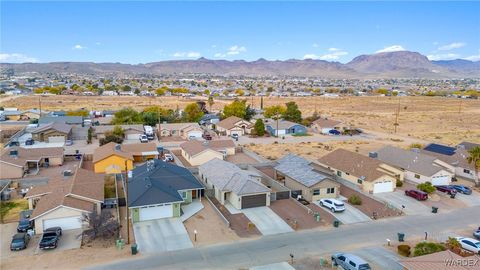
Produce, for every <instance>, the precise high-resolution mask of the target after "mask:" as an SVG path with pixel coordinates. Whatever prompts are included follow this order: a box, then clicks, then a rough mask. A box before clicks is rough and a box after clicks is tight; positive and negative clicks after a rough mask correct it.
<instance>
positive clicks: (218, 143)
mask: <svg viewBox="0 0 480 270" xmlns="http://www.w3.org/2000/svg"><path fill="white" fill-rule="evenodd" d="M231 147H235V143H234V142H233V140H211V141H203V142H202V141H198V140H191V141H187V142H184V143H182V144H181V145H180V148H182V149H183V150H184V151H185V152H187V153H188V154H189V155H191V156H195V155H197V154H199V153H201V152H203V151H205V150H207V149H212V150H215V151H221V150H224V149H225V148H231Z"/></svg>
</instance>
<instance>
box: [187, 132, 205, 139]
mask: <svg viewBox="0 0 480 270" xmlns="http://www.w3.org/2000/svg"><path fill="white" fill-rule="evenodd" d="M190 137H195V138H201V137H202V132H201V131H190V132H188V134H187V138H190Z"/></svg>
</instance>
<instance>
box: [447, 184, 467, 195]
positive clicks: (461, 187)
mask: <svg viewBox="0 0 480 270" xmlns="http://www.w3.org/2000/svg"><path fill="white" fill-rule="evenodd" d="M451 187H453V188H454V189H455V190H456V191H457V192H459V193H462V194H465V195H470V194H472V189H471V188H469V187H467V186H464V185H451Z"/></svg>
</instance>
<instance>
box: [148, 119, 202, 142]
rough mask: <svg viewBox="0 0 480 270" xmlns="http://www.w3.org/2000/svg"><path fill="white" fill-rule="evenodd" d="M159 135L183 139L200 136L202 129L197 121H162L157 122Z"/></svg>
mask: <svg viewBox="0 0 480 270" xmlns="http://www.w3.org/2000/svg"><path fill="white" fill-rule="evenodd" d="M157 130H158V134H159V137H160V140H161V139H162V137H181V138H182V139H184V140H187V139H190V138H201V137H202V135H203V129H202V128H201V127H200V125H199V124H198V123H164V124H157Z"/></svg>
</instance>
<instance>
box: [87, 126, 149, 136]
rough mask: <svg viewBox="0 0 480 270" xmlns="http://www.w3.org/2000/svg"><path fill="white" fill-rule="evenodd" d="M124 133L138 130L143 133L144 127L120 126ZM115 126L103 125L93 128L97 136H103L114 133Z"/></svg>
mask: <svg viewBox="0 0 480 270" xmlns="http://www.w3.org/2000/svg"><path fill="white" fill-rule="evenodd" d="M119 126H120V127H121V128H122V129H123V130H124V131H125V130H136V131H138V132H142V133H143V125H119ZM114 127H115V125H101V126H95V127H93V128H94V129H95V133H96V134H103V133H106V132H112V131H113V128H114Z"/></svg>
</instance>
